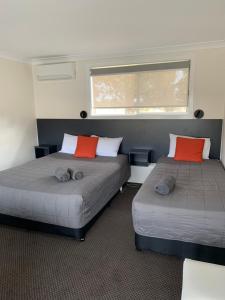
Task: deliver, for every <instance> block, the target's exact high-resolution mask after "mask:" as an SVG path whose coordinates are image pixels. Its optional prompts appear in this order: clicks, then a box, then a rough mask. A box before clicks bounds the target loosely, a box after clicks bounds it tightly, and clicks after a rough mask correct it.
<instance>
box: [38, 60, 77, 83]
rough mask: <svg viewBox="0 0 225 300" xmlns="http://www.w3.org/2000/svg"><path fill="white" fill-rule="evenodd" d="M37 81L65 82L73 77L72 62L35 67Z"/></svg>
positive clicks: (73, 65) (73, 67)
mask: <svg viewBox="0 0 225 300" xmlns="http://www.w3.org/2000/svg"><path fill="white" fill-rule="evenodd" d="M36 76H37V80H40V81H44V80H65V79H72V78H74V77H75V64H74V63H73V62H65V63H55V64H43V65H39V66H37V69H36Z"/></svg>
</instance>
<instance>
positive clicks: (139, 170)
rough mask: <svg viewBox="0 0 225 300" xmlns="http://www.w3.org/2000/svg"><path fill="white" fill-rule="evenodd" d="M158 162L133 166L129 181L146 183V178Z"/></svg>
mask: <svg viewBox="0 0 225 300" xmlns="http://www.w3.org/2000/svg"><path fill="white" fill-rule="evenodd" d="M155 165H156V164H150V165H149V166H147V167H144V166H131V176H130V178H129V180H128V182H134V183H144V182H145V179H146V178H147V177H148V175H149V174H150V173H151V172H152V170H153V169H154V167H155Z"/></svg>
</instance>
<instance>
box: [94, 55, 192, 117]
mask: <svg viewBox="0 0 225 300" xmlns="http://www.w3.org/2000/svg"><path fill="white" fill-rule="evenodd" d="M189 69H190V61H182V62H170V63H159V64H144V65H131V66H115V67H104V68H94V69H91V82H92V111H93V113H94V114H95V113H96V114H97V113H100V114H101V111H102V113H103V114H104V113H105V114H107V113H109V114H113V112H116V111H119V112H122V114H126V113H127V114H129V113H130V114H136V113H140V112H141V113H143V112H152V111H165V112H167V111H168V112H170V111H186V110H187V107H188V90H189Z"/></svg>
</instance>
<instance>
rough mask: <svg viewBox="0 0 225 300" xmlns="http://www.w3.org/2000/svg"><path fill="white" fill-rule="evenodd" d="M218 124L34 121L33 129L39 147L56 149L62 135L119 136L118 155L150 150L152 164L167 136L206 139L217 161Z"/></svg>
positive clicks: (206, 121)
mask: <svg viewBox="0 0 225 300" xmlns="http://www.w3.org/2000/svg"><path fill="white" fill-rule="evenodd" d="M222 122H223V121H222V120H220V119H201V120H197V119H141V120H140V119H107V120H105V119H84V120H83V119H37V128H38V138H39V143H40V144H47V143H49V144H57V145H59V146H60V145H61V143H62V139H63V134H64V133H69V134H74V135H78V134H84V135H89V134H96V135H100V136H109V137H119V136H122V137H124V140H123V143H122V146H121V149H120V152H121V153H128V152H129V150H130V149H131V148H133V147H143V148H144V147H150V148H152V150H153V157H152V160H153V161H154V162H155V161H157V159H158V158H159V157H160V156H162V155H166V154H168V149H169V133H175V134H180V135H191V136H195V137H209V138H210V139H211V142H212V146H211V151H210V157H211V158H216V159H219V158H220V145H221V133H222Z"/></svg>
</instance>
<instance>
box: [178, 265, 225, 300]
mask: <svg viewBox="0 0 225 300" xmlns="http://www.w3.org/2000/svg"><path fill="white" fill-rule="evenodd" d="M224 299H225V266H221V265H216V264H210V263H205V262H201V261H195V260H191V259H185V261H184V266H183V287H182V297H181V300H224Z"/></svg>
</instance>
